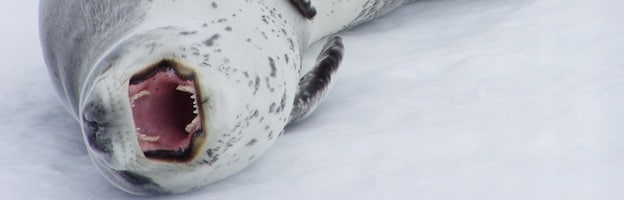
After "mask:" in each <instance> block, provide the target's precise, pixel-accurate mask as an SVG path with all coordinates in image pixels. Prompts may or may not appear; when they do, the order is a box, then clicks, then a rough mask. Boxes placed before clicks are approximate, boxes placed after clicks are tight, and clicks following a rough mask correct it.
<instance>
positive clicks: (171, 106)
mask: <svg viewBox="0 0 624 200" xmlns="http://www.w3.org/2000/svg"><path fill="white" fill-rule="evenodd" d="M128 91H129V94H128V96H129V99H130V104H131V106H132V117H133V119H134V125H135V127H136V135H137V139H138V141H139V146H140V148H141V150H142V151H143V154H144V155H145V157H147V158H149V159H154V160H161V161H170V162H186V161H190V160H192V159H193V155H194V154H195V152H197V150H196V149H198V148H199V147H198V146H199V145H198V144H199V143H201V142H198V141H195V140H201V139H203V138H205V136H204V134H203V132H202V121H203V117H202V112H201V109H200V107H199V106H198V105H199V103H198V102H200V99H199V95H197V94H198V88H197V86H196V83H195V78H194V75H193V73H192V72H189V71H188V70H187V71H184V69H182V68H181V67H180V66H179V65H177V64H176V63H175V62H173V61H162V62H160V63H158V64H156V65H155V66H154V67H151V68H150V70H149V71H147V72H143V73H139V74H137V75H135V76H134V77H132V79H131V80H130V84H129V86H128ZM196 143H198V144H196Z"/></svg>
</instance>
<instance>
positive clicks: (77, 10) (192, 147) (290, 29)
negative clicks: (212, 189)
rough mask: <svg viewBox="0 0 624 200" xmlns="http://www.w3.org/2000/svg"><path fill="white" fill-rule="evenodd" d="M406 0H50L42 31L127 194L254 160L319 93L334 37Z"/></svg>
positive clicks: (178, 184) (210, 178) (189, 183)
mask: <svg viewBox="0 0 624 200" xmlns="http://www.w3.org/2000/svg"><path fill="white" fill-rule="evenodd" d="M405 2H406V0H386V1H383V0H353V1H342V0H317V1H312V2H307V1H304V0H291V1H262V0H257V1H254V0H251V1H199V0H176V1H169V0H168V1H165V0H162V1H160V0H159V1H124V0H104V1H86V0H47V1H41V3H40V19H41V20H40V21H41V29H40V30H41V40H42V46H43V51H44V55H45V60H46V63H47V65H48V69H49V72H50V75H51V77H52V80H53V83H54V86H55V88H56V89H57V91H58V93H59V95H60V96H61V99H62V102H63V103H64V104H65V106H66V108H67V109H68V110H69V112H70V113H72V115H73V116H75V117H76V118H77V120H78V121H79V122H80V124H81V127H82V129H83V135H84V138H85V141H86V143H87V149H88V151H89V154H90V155H91V158H92V159H93V161H94V163H96V166H97V167H98V168H99V169H100V171H101V172H102V173H103V174H105V176H106V177H107V178H108V179H109V180H110V181H111V182H112V183H113V184H115V185H116V186H118V187H120V188H121V189H123V190H125V191H128V192H131V193H135V194H149V193H178V192H185V191H189V190H193V189H197V188H200V187H202V186H204V185H207V184H209V183H211V182H214V181H217V180H220V179H223V178H225V177H228V176H230V175H232V174H234V173H235V172H238V171H240V170H242V169H243V168H244V167H246V166H248V165H249V164H250V163H251V162H253V161H254V160H255V159H257V158H258V156H260V155H261V154H262V153H263V152H265V151H266V150H267V149H268V148H269V147H270V146H271V145H272V144H273V142H275V140H276V138H277V137H278V136H279V135H280V134H281V133H282V132H283V129H284V127H285V126H286V125H287V124H288V123H290V122H293V121H296V120H299V119H302V118H304V117H305V116H307V115H308V114H309V113H310V112H311V111H312V110H314V108H315V107H316V105H317V104H318V103H319V102H320V101H321V100H322V99H323V98H324V96H325V94H326V91H327V90H328V88H329V85H330V83H331V77H332V76H333V74H334V72H335V71H336V69H337V67H338V64H339V62H340V60H341V58H342V50H343V48H342V43H341V41H340V38H339V37H337V36H329V35H332V34H334V33H336V32H338V31H340V30H344V29H346V28H349V27H352V26H354V25H357V24H360V23H362V22H365V21H368V20H370V19H372V18H374V17H377V16H379V15H381V14H384V13H386V12H388V11H390V10H392V9H394V8H396V7H398V6H400V5H402V4H404V3H405ZM327 36H329V37H327ZM322 38H327V39H326V41H325V45H324V46H323V48H322V50H321V52H320V53H319V56H318V58H317V62H316V63H312V65H313V66H312V67H304V65H305V64H303V63H302V57H303V54H304V53H310V52H307V51H306V50H307V48H308V47H309V46H310V45H311V44H312V43H314V42H315V41H317V40H321V39H322Z"/></svg>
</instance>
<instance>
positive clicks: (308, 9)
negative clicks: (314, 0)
mask: <svg viewBox="0 0 624 200" xmlns="http://www.w3.org/2000/svg"><path fill="white" fill-rule="evenodd" d="M290 3H292V4H293V6H295V7H296V8H297V10H299V12H301V15H303V17H305V18H308V19H312V18H314V16H315V15H316V8H314V6H312V5H311V4H310V0H290Z"/></svg>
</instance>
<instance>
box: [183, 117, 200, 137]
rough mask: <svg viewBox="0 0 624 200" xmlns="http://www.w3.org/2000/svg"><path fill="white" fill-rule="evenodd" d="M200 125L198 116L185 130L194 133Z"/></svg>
mask: <svg viewBox="0 0 624 200" xmlns="http://www.w3.org/2000/svg"><path fill="white" fill-rule="evenodd" d="M198 125H199V116H196V117H195V118H193V121H191V123H190V124H188V125H186V128H184V130H185V131H186V132H187V133H192V132H193V131H194V130H193V129H195V127H197V126H198Z"/></svg>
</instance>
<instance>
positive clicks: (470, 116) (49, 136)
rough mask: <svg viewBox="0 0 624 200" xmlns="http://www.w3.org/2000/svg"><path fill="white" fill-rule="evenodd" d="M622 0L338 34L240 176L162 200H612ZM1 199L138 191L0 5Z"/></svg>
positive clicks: (418, 10)
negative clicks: (308, 105)
mask: <svg viewBox="0 0 624 200" xmlns="http://www.w3.org/2000/svg"><path fill="white" fill-rule="evenodd" d="M622 7H624V3H622V1H618V0H597V1H584V0H567V1H564V0H471V1H468V0H428V1H417V2H415V3H413V4H411V5H408V6H405V7H404V8H402V9H400V10H397V11H396V12H393V13H391V14H389V15H387V16H385V17H383V18H380V19H378V20H375V21H373V22H372V23H368V24H365V25H363V26H360V27H358V28H356V29H354V30H351V31H349V32H346V33H343V37H344V42H345V45H346V55H345V60H344V62H343V65H342V66H341V68H340V70H339V77H338V82H337V83H336V85H335V87H334V90H333V91H332V92H331V93H330V95H329V97H328V99H327V100H326V101H325V102H324V104H322V105H321V106H320V107H319V109H318V110H317V112H316V113H315V114H313V115H312V116H311V117H310V118H309V119H307V120H305V121H303V122H302V123H298V124H296V125H294V126H291V127H288V128H287V130H286V131H287V134H286V135H284V136H283V137H282V138H280V140H278V142H277V143H276V144H275V146H274V147H272V149H271V150H269V152H268V153H267V154H265V155H264V156H263V157H262V158H261V159H259V160H258V162H256V163H255V164H254V165H252V166H250V167H249V168H247V169H246V170H244V171H243V172H242V173H239V174H238V175H235V176H233V177H231V178H229V179H226V180H224V181H221V182H218V183H216V184H213V185H210V186H209V187H207V188H205V189H203V190H200V191H196V192H192V193H188V194H182V195H175V196H165V197H155V198H156V199H250V198H253V199H622V198H624V190H622V188H623V186H624V170H622V169H624V158H623V156H624V134H622V133H623V131H624V122H622V120H624V103H623V102H624V56H623V54H622V52H624V37H622V36H623V35H624V12H621V8H622ZM0 13H1V14H0V15H2V16H1V17H0V26H1V27H3V31H2V32H0V34H1V37H0V40H1V42H0V44H2V45H0V58H2V61H3V62H2V64H3V65H4V66H2V67H0V131H1V133H0V145H1V146H2V149H1V150H0V199H135V198H137V197H136V196H133V195H129V194H126V193H124V192H122V191H120V190H118V189H116V188H114V187H113V186H112V185H111V184H109V183H108V182H107V181H106V180H105V179H104V177H103V176H101V175H100V174H98V172H97V170H96V169H95V167H94V166H93V164H92V163H91V161H90V160H89V158H88V156H87V153H86V150H85V148H84V143H83V141H82V136H81V134H80V129H79V126H78V124H77V123H76V122H75V121H74V120H73V118H72V117H70V115H69V114H67V113H66V112H65V110H64V108H63V107H62V106H61V105H60V103H59V102H58V100H57V97H56V96H55V94H54V91H53V89H52V87H51V85H50V81H49V79H48V75H47V71H46V70H45V66H44V63H43V60H42V55H41V51H40V48H39V40H38V33H37V2H36V1H19V2H17V1H16V2H11V3H5V4H3V6H2V8H0Z"/></svg>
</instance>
